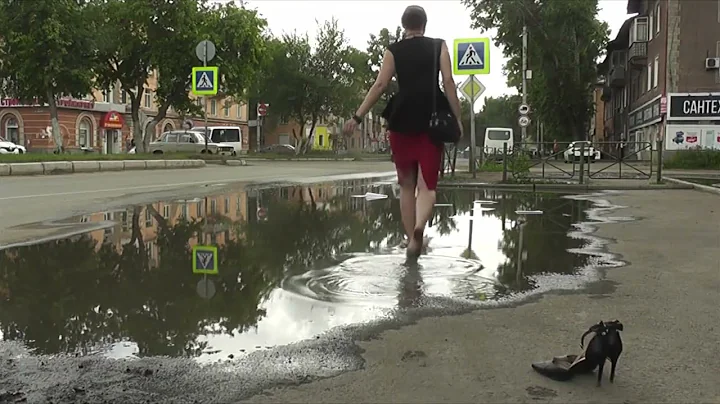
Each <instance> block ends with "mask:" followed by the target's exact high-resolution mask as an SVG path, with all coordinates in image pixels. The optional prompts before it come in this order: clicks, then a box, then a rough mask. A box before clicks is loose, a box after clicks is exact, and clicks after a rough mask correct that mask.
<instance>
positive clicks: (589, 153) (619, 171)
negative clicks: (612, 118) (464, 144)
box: [441, 141, 662, 184]
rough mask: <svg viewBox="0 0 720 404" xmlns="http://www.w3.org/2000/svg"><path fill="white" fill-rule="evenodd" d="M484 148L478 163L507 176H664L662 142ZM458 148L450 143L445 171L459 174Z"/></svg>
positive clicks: (600, 177)
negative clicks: (495, 166)
mask: <svg viewBox="0 0 720 404" xmlns="http://www.w3.org/2000/svg"><path fill="white" fill-rule="evenodd" d="M503 146H504V147H503V149H490V148H486V149H485V150H484V153H483V156H482V159H481V158H476V161H475V167H483V165H481V164H480V163H481V162H483V160H484V166H487V165H488V164H493V163H495V164H502V172H503V180H507V178H508V173H510V175H512V176H513V177H514V178H515V179H519V178H520V177H522V178H529V179H532V178H536V179H537V178H543V179H555V180H573V181H578V182H580V183H581V184H582V183H584V182H585V179H586V178H589V179H650V178H652V176H653V174H656V176H657V180H658V182H659V181H660V179H661V178H662V152H661V151H662V142H661V141H658V142H657V143H656V145H655V147H653V144H652V143H651V142H617V141H615V142H593V143H590V142H558V143H553V142H543V143H532V142H527V143H522V144H516V145H515V146H514V147H510V146H509V145H507V144H505V145H503ZM456 161H457V148H456V147H455V146H454V145H446V147H445V151H444V153H443V161H442V169H441V175H443V176H444V175H445V174H446V173H449V174H450V175H454V174H455V165H456V164H455V163H456Z"/></svg>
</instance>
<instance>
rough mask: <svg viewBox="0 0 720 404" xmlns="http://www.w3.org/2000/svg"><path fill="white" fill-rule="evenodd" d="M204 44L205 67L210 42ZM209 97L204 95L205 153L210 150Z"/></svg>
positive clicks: (204, 65)
mask: <svg viewBox="0 0 720 404" xmlns="http://www.w3.org/2000/svg"><path fill="white" fill-rule="evenodd" d="M204 44H205V46H204V47H203V48H204V49H203V67H206V66H207V62H208V60H207V59H208V57H207V54H208V51H207V46H208V43H207V41H205V42H204ZM217 79H218V78H217V77H215V80H217ZM207 99H208V97H203V117H204V121H205V153H206V154H207V152H208V135H209V133H210V128H208V119H207V107H208V106H207V101H208V100H207Z"/></svg>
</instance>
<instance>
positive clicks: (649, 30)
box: [648, 11, 654, 41]
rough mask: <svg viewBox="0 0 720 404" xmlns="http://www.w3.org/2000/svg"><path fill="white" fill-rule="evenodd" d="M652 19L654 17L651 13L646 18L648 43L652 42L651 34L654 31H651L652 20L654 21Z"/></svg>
mask: <svg viewBox="0 0 720 404" xmlns="http://www.w3.org/2000/svg"><path fill="white" fill-rule="evenodd" d="M653 17H654V16H653V12H652V11H651V12H650V17H649V18H648V40H650V41H652V40H653V33H654V31H653V20H654V18H653Z"/></svg>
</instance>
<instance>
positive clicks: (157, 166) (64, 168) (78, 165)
mask: <svg viewBox="0 0 720 404" xmlns="http://www.w3.org/2000/svg"><path fill="white" fill-rule="evenodd" d="M205 165H206V164H205V160H83V161H47V162H41V163H6V164H2V163H0V177H2V176H14V177H17V176H31V175H52V174H74V173H97V172H107V171H130V170H163V169H177V168H202V167H205Z"/></svg>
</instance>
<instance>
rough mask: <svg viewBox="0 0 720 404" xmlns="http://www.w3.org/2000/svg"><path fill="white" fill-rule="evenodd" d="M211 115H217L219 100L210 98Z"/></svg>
mask: <svg viewBox="0 0 720 404" xmlns="http://www.w3.org/2000/svg"><path fill="white" fill-rule="evenodd" d="M210 115H217V101H215V100H210Z"/></svg>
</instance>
